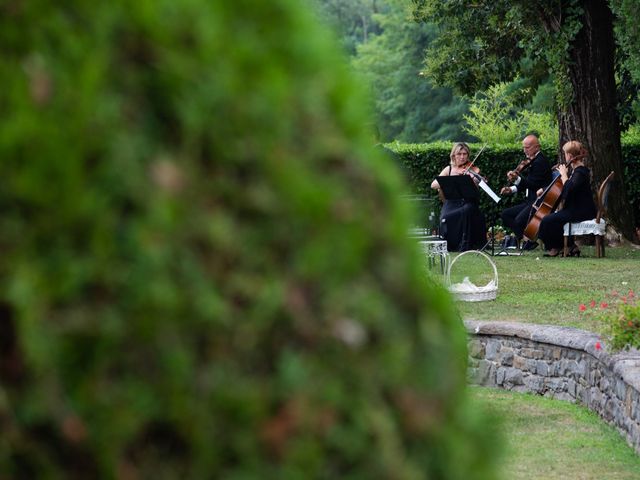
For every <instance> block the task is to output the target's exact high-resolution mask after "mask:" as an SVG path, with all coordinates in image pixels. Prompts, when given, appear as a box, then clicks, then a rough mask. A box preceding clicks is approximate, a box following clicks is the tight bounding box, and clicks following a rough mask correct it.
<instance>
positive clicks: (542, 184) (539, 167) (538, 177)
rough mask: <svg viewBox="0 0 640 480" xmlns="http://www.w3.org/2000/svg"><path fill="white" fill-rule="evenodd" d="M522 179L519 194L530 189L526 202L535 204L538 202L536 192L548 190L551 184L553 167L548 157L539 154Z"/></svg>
mask: <svg viewBox="0 0 640 480" xmlns="http://www.w3.org/2000/svg"><path fill="white" fill-rule="evenodd" d="M525 174H526V175H525ZM520 178H521V180H520V183H519V184H518V187H517V188H518V192H524V191H525V190H527V189H529V194H528V195H527V199H526V201H527V202H528V203H533V202H534V201H535V200H536V191H537V190H538V189H539V188H547V187H548V186H549V184H550V183H551V165H549V160H547V157H545V156H544V155H543V154H542V152H538V153H537V155H536V156H535V157H534V158H533V160H532V161H531V163H530V164H529V168H528V169H526V170H525V171H524V173H523V175H521V176H520Z"/></svg>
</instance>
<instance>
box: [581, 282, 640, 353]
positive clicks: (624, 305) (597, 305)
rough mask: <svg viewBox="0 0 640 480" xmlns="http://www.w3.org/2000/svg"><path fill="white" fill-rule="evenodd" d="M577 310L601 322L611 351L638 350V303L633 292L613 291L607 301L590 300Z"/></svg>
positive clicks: (639, 342)
mask: <svg viewBox="0 0 640 480" xmlns="http://www.w3.org/2000/svg"><path fill="white" fill-rule="evenodd" d="M578 309H579V310H580V312H583V313H584V314H585V315H592V316H594V317H595V318H596V319H598V320H599V321H600V322H602V324H603V327H604V332H605V334H606V335H607V336H608V337H609V340H610V345H611V348H612V349H613V350H622V349H626V350H628V349H629V348H638V349H640V302H638V299H637V298H636V295H635V293H634V291H633V290H629V292H627V293H626V294H624V293H619V292H617V291H613V292H611V294H610V295H609V301H607V300H602V301H600V302H596V301H595V300H591V301H590V302H589V303H588V306H587V304H584V303H583V304H580V306H579V307H578Z"/></svg>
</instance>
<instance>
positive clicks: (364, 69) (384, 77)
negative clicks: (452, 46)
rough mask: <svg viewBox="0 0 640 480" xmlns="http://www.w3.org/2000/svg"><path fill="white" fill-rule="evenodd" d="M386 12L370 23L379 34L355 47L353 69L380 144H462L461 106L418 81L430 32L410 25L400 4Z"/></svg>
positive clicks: (391, 5) (442, 91)
mask: <svg viewBox="0 0 640 480" xmlns="http://www.w3.org/2000/svg"><path fill="white" fill-rule="evenodd" d="M388 5H389V8H388V11H387V13H385V14H378V15H376V16H375V17H374V19H375V20H376V21H377V22H378V23H379V25H380V28H381V30H382V31H381V33H380V34H378V35H376V36H373V37H372V38H371V39H370V41H369V42H367V43H363V44H361V45H360V46H359V47H358V51H357V56H356V57H355V58H354V59H353V64H354V66H355V67H356V69H357V70H358V71H359V72H361V74H362V75H363V76H364V77H365V78H366V79H367V80H368V83H369V84H370V85H371V88H372V95H373V98H374V102H375V103H374V105H375V111H376V113H377V124H378V128H379V130H380V136H381V139H382V140H385V141H388V140H393V139H396V140H400V141H407V142H416V141H422V142H424V141H434V140H450V139H452V138H455V139H460V140H465V139H468V136H467V135H465V133H464V131H462V130H461V128H460V127H461V117H462V115H463V114H464V113H465V112H466V111H467V108H466V102H465V101H463V100H462V99H460V98H458V97H454V96H453V95H452V91H451V89H449V88H442V87H440V88H438V87H434V86H433V85H432V83H431V82H430V81H429V80H428V79H427V78H425V77H424V76H423V75H422V69H423V66H424V65H423V63H424V50H425V49H426V48H427V47H428V46H429V45H430V44H431V42H432V41H433V40H434V38H435V28H434V26H433V25H429V24H426V23H415V22H412V21H411V20H410V18H411V17H410V10H408V9H407V4H406V2H403V1H388Z"/></svg>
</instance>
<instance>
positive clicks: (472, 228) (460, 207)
mask: <svg viewBox="0 0 640 480" xmlns="http://www.w3.org/2000/svg"><path fill="white" fill-rule="evenodd" d="M470 153H471V152H470V149H469V146H468V145H467V144H466V143H463V142H458V143H455V144H454V145H453V148H452V149H451V154H450V155H449V158H450V163H449V165H448V166H446V167H445V168H444V169H443V170H442V172H440V175H439V176H441V177H445V176H452V175H465V174H469V171H468V170H471V171H473V173H474V174H475V175H472V177H473V178H474V181H475V182H476V183H478V181H479V180H478V178H479V177H478V175H479V174H480V169H479V168H478V167H476V166H475V165H474V166H472V167H471V168H469V169H468V167H469V162H470V158H469V157H470ZM467 169H468V170H467ZM431 188H433V189H435V190H438V189H439V188H440V185H439V184H438V181H437V180H434V181H433V182H431ZM486 231H487V227H486V224H485V220H484V215H483V214H482V212H481V211H480V207H479V205H478V201H477V200H464V199H456V200H445V201H444V204H443V205H442V212H441V214H440V236H441V237H442V238H444V239H445V240H446V241H447V249H448V250H449V251H450V252H455V251H460V252H464V251H466V250H471V249H474V248H481V247H482V246H483V245H484V243H485V240H486Z"/></svg>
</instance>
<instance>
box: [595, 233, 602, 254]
mask: <svg viewBox="0 0 640 480" xmlns="http://www.w3.org/2000/svg"><path fill="white" fill-rule="evenodd" d="M601 238H602V237H601V236H600V235H596V257H597V258H601V257H602V253H603V252H602V240H601Z"/></svg>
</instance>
